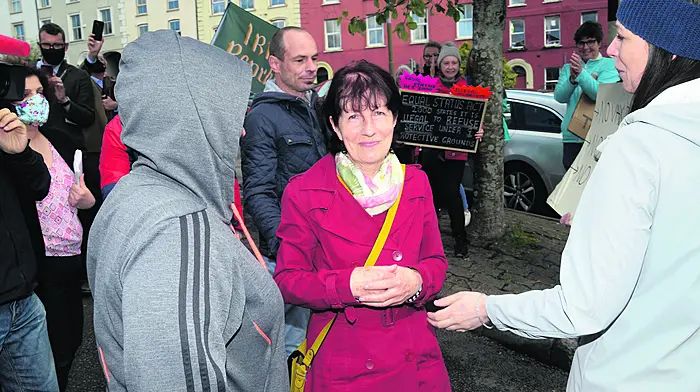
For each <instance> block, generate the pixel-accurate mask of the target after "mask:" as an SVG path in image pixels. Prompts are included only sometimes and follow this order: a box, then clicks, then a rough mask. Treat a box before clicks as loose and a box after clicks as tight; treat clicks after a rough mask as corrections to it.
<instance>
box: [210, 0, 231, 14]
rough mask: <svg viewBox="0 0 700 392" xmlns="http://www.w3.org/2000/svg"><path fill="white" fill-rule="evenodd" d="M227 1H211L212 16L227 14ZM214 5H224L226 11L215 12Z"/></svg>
mask: <svg viewBox="0 0 700 392" xmlns="http://www.w3.org/2000/svg"><path fill="white" fill-rule="evenodd" d="M226 2H227V0H211V1H210V2H209V5H210V8H211V14H212V15H223V14H224V13H225V12H226V5H227V3H226ZM214 5H223V6H224V10H223V11H221V12H214Z"/></svg>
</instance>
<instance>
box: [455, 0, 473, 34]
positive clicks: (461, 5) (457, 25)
mask: <svg viewBox="0 0 700 392" xmlns="http://www.w3.org/2000/svg"><path fill="white" fill-rule="evenodd" d="M468 5H470V6H472V18H471V21H472V35H468V36H466V35H465V36H464V37H462V36H460V35H459V23H460V22H462V20H461V19H460V20H459V22H457V23H455V29H457V34H456V35H455V37H457V38H456V39H458V40H465V39H472V38H474V5H472V3H464V4H460V5H459V7H463V6H468Z"/></svg>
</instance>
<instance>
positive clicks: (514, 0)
mask: <svg viewBox="0 0 700 392" xmlns="http://www.w3.org/2000/svg"><path fill="white" fill-rule="evenodd" d="M508 5H509V6H511V7H512V6H517V5H525V0H510V2H509V3H508Z"/></svg>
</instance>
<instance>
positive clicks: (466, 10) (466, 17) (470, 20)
mask: <svg viewBox="0 0 700 392" xmlns="http://www.w3.org/2000/svg"><path fill="white" fill-rule="evenodd" d="M459 16H460V19H459V22H457V39H471V38H472V36H473V35H474V7H473V6H472V5H471V4H462V5H460V6H459Z"/></svg>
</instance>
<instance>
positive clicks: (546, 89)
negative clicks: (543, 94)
mask: <svg viewBox="0 0 700 392" xmlns="http://www.w3.org/2000/svg"><path fill="white" fill-rule="evenodd" d="M552 69H556V70H557V77H556V78H555V79H547V76H548V75H547V71H548V70H552ZM560 75H561V68H559V67H544V89H545V91H554V89H555V88H556V86H557V83H558V82H559V76H560ZM548 83H549V84H553V87H552V89H551V90H550V89H548V88H547V84H548Z"/></svg>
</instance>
